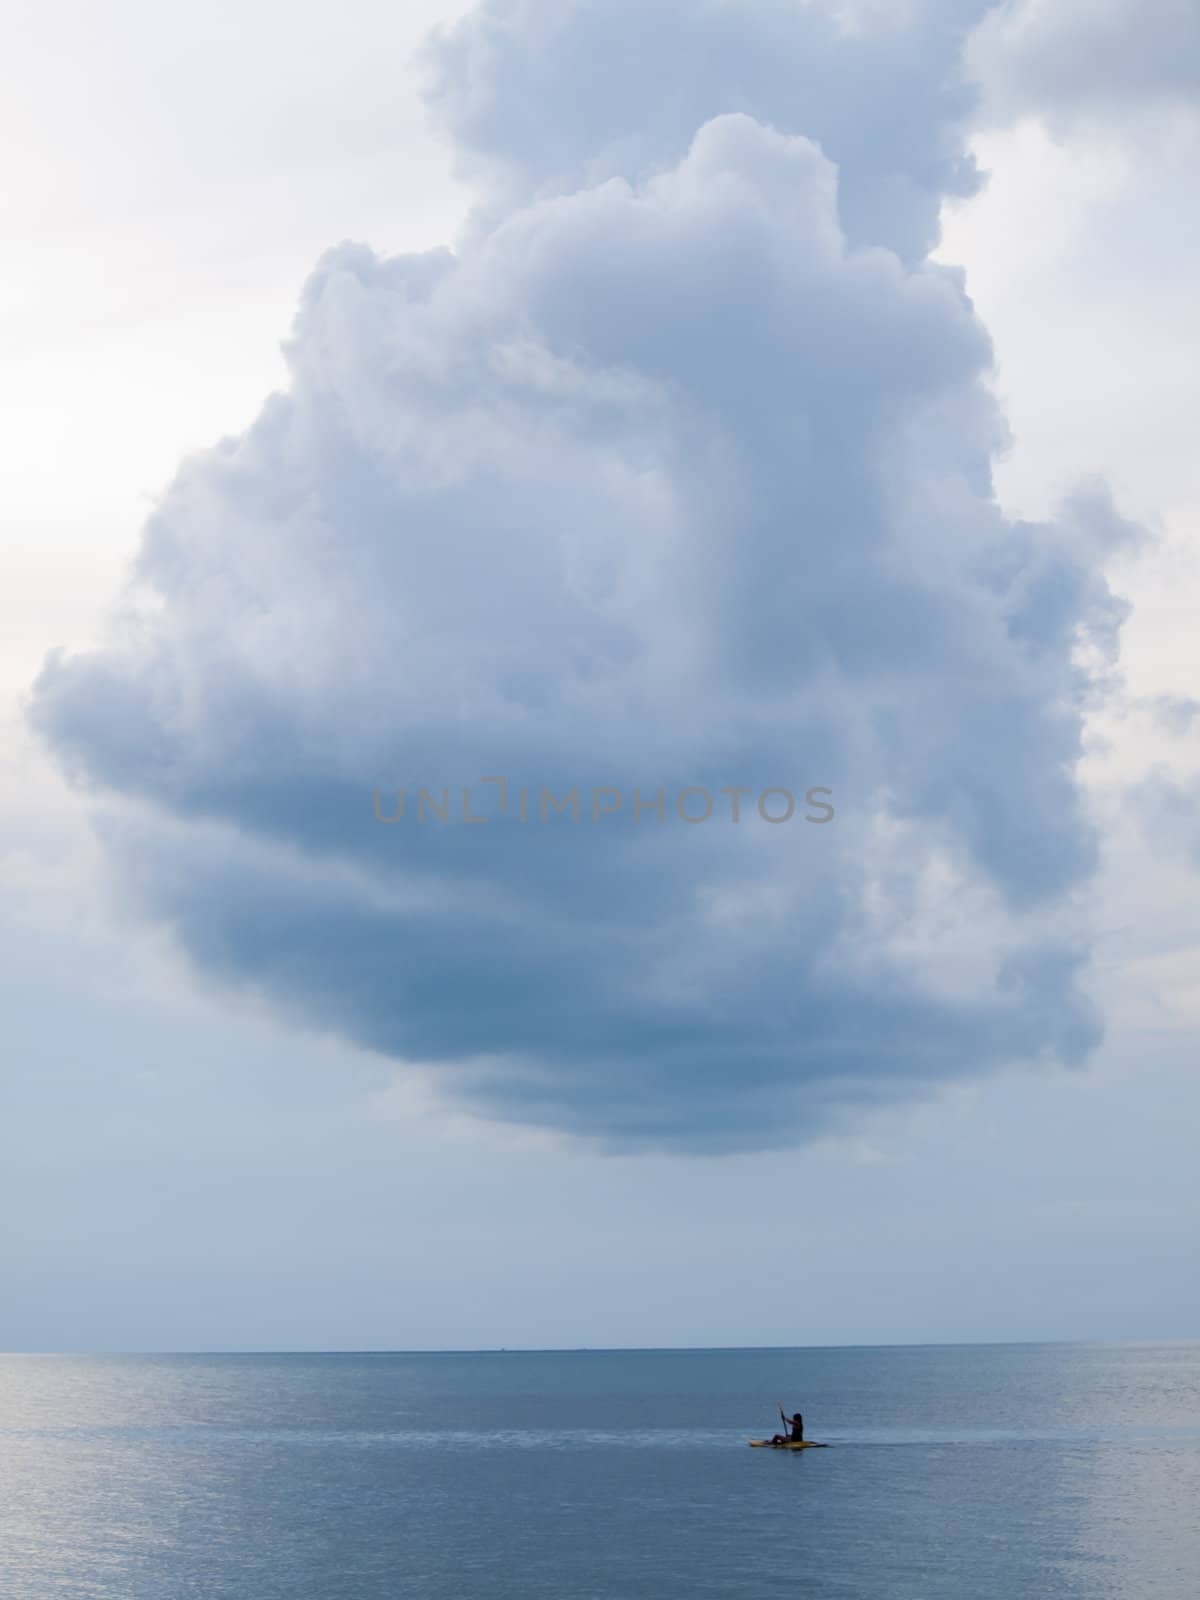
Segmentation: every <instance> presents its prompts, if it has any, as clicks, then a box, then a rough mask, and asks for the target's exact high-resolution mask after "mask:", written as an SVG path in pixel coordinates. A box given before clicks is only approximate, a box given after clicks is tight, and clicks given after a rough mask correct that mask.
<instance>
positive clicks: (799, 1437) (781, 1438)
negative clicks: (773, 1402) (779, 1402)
mask: <svg viewBox="0 0 1200 1600" xmlns="http://www.w3.org/2000/svg"><path fill="white" fill-rule="evenodd" d="M779 1415H780V1417H781V1418H782V1420H783V1425H784V1427H785V1428H786V1429H787V1430H788V1431H787V1432H786V1433H777V1434H775V1435H774V1436H773V1438H772V1440H771V1443H772V1444H803V1443H804V1418H803V1417H802V1416H801V1415H800V1413H799V1412H798V1411H795V1412H793V1413H792V1415H791V1416H790V1417H789V1416H788V1415H787V1413H786V1412H785V1411H784V1409H783V1407H782V1406H780V1408H779Z"/></svg>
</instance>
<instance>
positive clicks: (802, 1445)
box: [749, 1439, 829, 1450]
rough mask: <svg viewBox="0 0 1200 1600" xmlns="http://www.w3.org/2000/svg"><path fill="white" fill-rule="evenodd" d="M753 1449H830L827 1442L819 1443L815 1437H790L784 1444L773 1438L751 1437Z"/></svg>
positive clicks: (750, 1442)
mask: <svg viewBox="0 0 1200 1600" xmlns="http://www.w3.org/2000/svg"><path fill="white" fill-rule="evenodd" d="M749 1444H750V1448H751V1450H828V1449H829V1446H828V1445H827V1444H818V1443H817V1441H816V1440H815V1439H797V1440H795V1441H793V1440H791V1439H789V1440H787V1442H786V1443H784V1444H776V1443H775V1441H774V1440H773V1439H751V1440H750V1441H749Z"/></svg>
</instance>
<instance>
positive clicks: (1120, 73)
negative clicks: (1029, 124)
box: [967, 0, 1200, 122]
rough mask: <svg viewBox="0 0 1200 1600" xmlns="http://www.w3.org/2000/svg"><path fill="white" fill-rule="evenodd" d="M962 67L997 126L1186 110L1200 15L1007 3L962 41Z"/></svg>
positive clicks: (1181, 10) (1192, 101)
mask: <svg viewBox="0 0 1200 1600" xmlns="http://www.w3.org/2000/svg"><path fill="white" fill-rule="evenodd" d="M967 63H968V70H969V72H970V74H971V75H972V76H973V77H974V78H975V79H977V80H978V81H979V83H980V84H981V85H982V86H983V89H984V91H985V98H986V103H987V104H988V106H989V107H990V109H991V111H992V113H993V114H994V115H996V116H998V117H1000V118H1001V119H1003V120H1008V119H1010V118H1012V117H1013V116H1019V115H1022V114H1024V113H1028V112H1034V113H1040V114H1043V115H1045V116H1046V117H1047V118H1048V119H1049V120H1050V121H1051V122H1061V121H1063V120H1064V119H1070V118H1074V117H1078V116H1092V117H1095V116H1100V117H1104V116H1106V115H1111V114H1112V113H1114V112H1128V111H1139V110H1148V109H1155V108H1163V107H1171V106H1174V107H1188V106H1190V107H1191V108H1192V109H1193V110H1194V109H1195V106H1196V103H1197V95H1200V10H1198V9H1197V7H1196V6H1195V4H1194V3H1193V0H1106V3H1105V4H1103V5H1097V4H1096V3H1095V0H1007V3H1005V4H1003V5H999V6H997V7H996V8H995V9H994V10H992V11H991V12H989V14H988V15H987V16H986V17H985V18H984V19H983V21H982V22H981V23H980V25H979V27H978V29H977V30H976V31H975V33H974V34H973V36H972V37H971V39H970V41H969V44H968V47H967Z"/></svg>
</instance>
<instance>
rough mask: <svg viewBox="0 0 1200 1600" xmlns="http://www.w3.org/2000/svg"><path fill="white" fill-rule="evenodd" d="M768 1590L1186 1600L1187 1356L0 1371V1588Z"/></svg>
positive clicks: (1189, 1514)
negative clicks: (822, 1444) (752, 1446)
mask: <svg viewBox="0 0 1200 1600" xmlns="http://www.w3.org/2000/svg"><path fill="white" fill-rule="evenodd" d="M777 1402H783V1403H784V1404H785V1405H787V1407H788V1408H789V1410H790V1409H794V1408H796V1407H799V1408H801V1409H802V1410H803V1412H804V1415H805V1421H806V1427H807V1431H808V1433H809V1435H810V1436H811V1437H813V1438H817V1439H824V1440H827V1441H828V1442H829V1443H830V1444H831V1445H833V1446H834V1448H832V1449H829V1450H812V1451H805V1452H800V1453H796V1454H791V1455H789V1454H786V1453H783V1452H772V1451H766V1450H749V1449H747V1448H746V1444H745V1441H746V1439H747V1438H749V1437H751V1436H758V1435H762V1434H764V1433H770V1432H771V1431H773V1429H774V1425H775V1420H776V1412H775V1407H776V1403H777ZM781 1592H787V1593H791V1594H794V1595H797V1596H804V1597H805V1600H826V1597H828V1600H1001V1597H1003V1600H1056V1597H1059V1596H1061V1597H1064V1600H1066V1597H1087V1600H1196V1597H1197V1596H1200V1345H1196V1344H1172V1345H1136V1346H1135V1345H1121V1346H1117V1345H1108V1346H1104V1345H997V1346H936V1347H919V1348H894V1349H880V1348H863V1349H837V1350H697V1351H579V1352H550V1353H525V1352H513V1353H504V1352H496V1353H492V1354H470V1355H453V1354H443V1355H390V1354H381V1355H281V1356H272V1355H256V1356H236V1355H228V1356H186V1355H181V1356H151V1357H147V1356H136V1357H134V1356H129V1357H116V1356H113V1357H100V1358H95V1357H74V1356H12V1357H3V1358H0V1596H3V1597H4V1600H73V1597H85V1596H86V1597H88V1600H193V1597H194V1600H384V1597H388V1600H395V1597H401V1596H404V1597H407V1596H414V1597H430V1600H460V1597H463V1596H489V1597H496V1600H525V1597H541V1596H545V1597H547V1600H549V1597H553V1600H583V1597H588V1600H591V1597H595V1600H601V1597H603V1600H634V1597H641V1596H646V1597H660V1596H663V1597H665V1596H672V1597H674V1596H687V1597H707V1596H729V1597H733V1596H738V1597H744V1600H758V1597H764V1596H768V1595H769V1596H772V1597H776V1596H778V1595H779V1594H780V1593H781Z"/></svg>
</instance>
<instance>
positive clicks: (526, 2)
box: [427, 0, 987, 260]
mask: <svg viewBox="0 0 1200 1600" xmlns="http://www.w3.org/2000/svg"><path fill="white" fill-rule="evenodd" d="M986 9H987V0H909V3H907V4H895V3H889V4H887V5H880V4H875V3H867V4H857V5H856V4H843V5H830V4H827V3H804V0H799V3H797V0H749V3H747V0H654V3H653V4H647V3H645V0H565V3H564V0H482V3H481V4H480V5H478V6H477V7H476V8H475V9H474V10H473V11H472V12H470V13H469V14H468V15H467V16H466V17H465V18H463V19H462V20H461V21H460V22H458V23H457V24H456V26H455V27H453V28H452V29H445V30H442V31H441V32H440V33H439V34H438V35H436V36H435V38H434V39H433V41H432V42H431V44H430V47H429V49H428V51H427V57H428V64H429V69H430V77H431V85H430V93H429V98H430V103H431V106H432V108H433V110H434V112H435V115H436V117H437V119H438V120H439V121H440V123H441V124H442V126H443V127H444V128H445V129H446V131H447V132H448V133H449V135H450V136H451V138H452V139H453V141H454V145H455V149H456V151H457V155H458V163H459V169H460V172H461V173H462V175H463V176H464V177H467V178H470V179H471V180H473V181H474V182H476V183H482V184H484V185H485V186H486V187H487V189H488V191H489V193H490V197H491V202H492V203H491V205H490V206H489V207H488V209H487V215H488V217H489V218H491V217H493V216H494V215H495V213H496V209H501V210H503V209H511V207H512V206H513V205H514V204H517V203H519V202H522V201H525V200H528V199H529V198H531V197H534V196H539V195H546V194H552V193H563V192H571V191H573V190H575V189H577V188H579V187H580V186H582V185H586V184H595V183H598V182H601V181H603V180H604V179H606V178H609V177H613V176H621V177H625V178H629V179H631V180H632V181H634V182H639V181H643V180H644V179H645V178H647V177H648V176H650V175H652V174H653V173H656V172H659V171H661V170H664V169H669V168H673V167H674V166H675V165H676V164H677V163H678V162H679V161H680V160H681V159H682V158H683V156H684V154H685V152H686V151H687V149H688V147H689V145H690V143H691V141H692V138H693V136H694V134H695V132H696V130H697V129H698V128H699V127H701V126H702V125H703V124H704V123H705V122H707V121H709V120H710V119H711V118H712V117H715V116H719V115H721V114H725V113H729V112H736V111H743V112H747V113H749V114H750V115H752V116H754V117H755V118H757V119H758V120H759V121H762V122H765V123H769V124H770V125H771V126H773V127H776V128H779V129H782V130H783V131H785V132H788V133H799V134H804V135H806V136H807V137H809V138H811V139H813V140H814V141H816V142H817V143H818V144H819V145H820V146H821V148H822V150H823V151H824V152H825V153H826V154H827V155H828V156H829V158H830V160H832V161H833V162H834V163H835V164H836V165H837V167H838V173H839V193H838V210H839V217H840V222H841V225H842V227H843V229H844V230H845V232H846V234H847V236H848V238H849V241H850V243H851V244H852V245H854V244H885V245H887V246H889V247H890V248H891V249H894V250H896V251H897V252H898V253H900V254H901V255H902V256H904V257H905V258H906V259H909V260H915V259H919V258H920V257H921V256H923V255H924V254H925V252H926V251H927V250H928V249H929V248H931V247H932V245H933V244H934V243H935V241H936V236H937V218H938V208H939V205H940V203H941V200H942V197H943V196H944V195H947V194H956V195H967V194H970V193H972V192H973V190H974V189H975V187H976V185H977V183H978V174H977V172H976V170H975V167H974V164H973V162H972V160H971V158H970V156H969V154H968V152H967V150H966V148H965V144H964V140H963V128H964V124H965V121H966V117H967V114H968V112H969V111H970V109H971V106H972V95H971V91H970V89H969V87H968V85H967V83H966V81H965V79H964V78H963V76H962V73H961V72H960V70H959V55H960V51H961V47H962V43H963V40H964V38H965V36H966V33H967V30H968V29H969V28H970V27H971V25H972V24H973V23H974V22H976V21H977V20H978V19H979V18H980V17H982V16H983V15H984V13H985V11H986Z"/></svg>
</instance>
